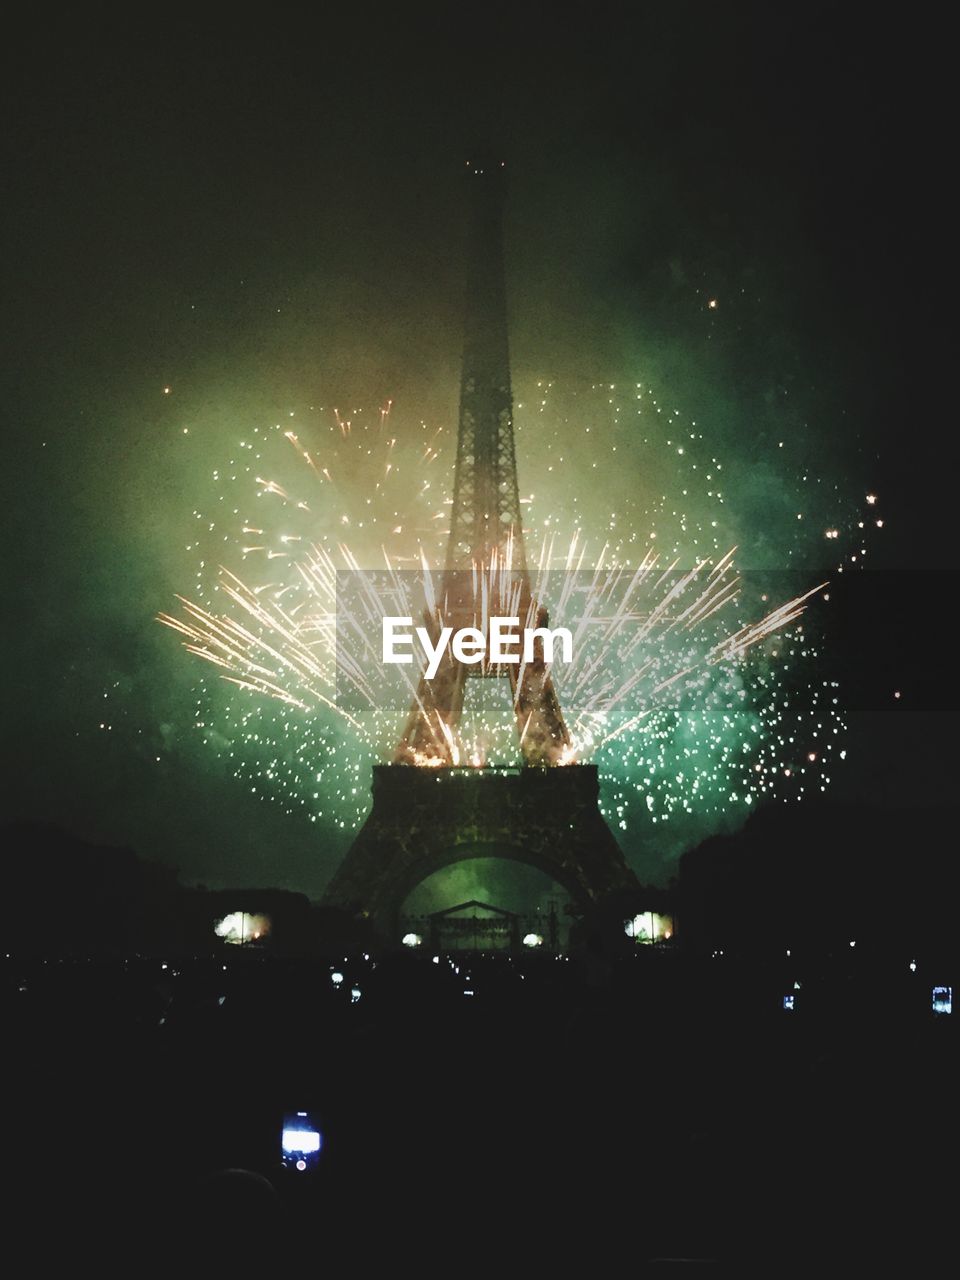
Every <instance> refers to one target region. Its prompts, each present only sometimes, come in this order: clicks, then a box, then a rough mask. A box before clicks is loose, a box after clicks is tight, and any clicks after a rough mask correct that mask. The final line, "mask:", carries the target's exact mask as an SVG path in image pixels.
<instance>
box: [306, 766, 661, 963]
mask: <svg viewBox="0 0 960 1280" xmlns="http://www.w3.org/2000/svg"><path fill="white" fill-rule="evenodd" d="M598 797H599V779H598V776H597V768H596V766H595V765H588V764H582V765H567V766H564V767H562V768H553V769H529V768H526V769H510V770H507V769H490V770H486V769H483V770H481V769H456V768H454V769H450V768H434V769H428V768H417V767H415V766H410V765H375V766H374V770H373V810H372V812H371V813H370V816H369V817H368V818H367V820H366V822H365V823H364V825H363V827H362V828H361V829H360V833H359V834H358V836H357V838H356V840H355V841H354V842H353V845H352V846H351V847H350V850H349V852H348V853H347V856H346V857H345V858H344V860H343V862H342V864H341V865H340V868H339V870H338V871H337V872H336V874H335V875H334V877H333V880H332V881H331V882H330V884H329V886H328V888H327V890H326V893H325V894H324V899H323V901H324V904H325V905H327V906H337V907H342V908H345V909H348V910H352V911H355V912H358V913H360V912H362V913H363V914H364V915H366V916H367V917H368V918H370V919H371V921H372V922H373V925H374V927H375V929H376V930H377V932H378V933H379V934H380V935H381V936H383V937H386V938H389V939H391V940H395V934H396V931H397V923H398V917H399V914H400V908H401V906H402V905H403V902H404V900H405V898H406V897H407V895H408V894H409V893H411V891H412V890H413V889H415V888H416V886H417V885H418V884H420V882H421V881H423V880H425V879H426V878H427V876H429V875H432V874H433V873H434V872H435V871H440V870H441V869H442V868H443V867H447V866H450V865H451V864H453V863H455V862H463V861H465V860H467V859H468V858H483V857H498V858H506V859H509V860H512V861H514V862H523V863H526V864H528V865H529V866H532V867H536V868H537V869H538V870H540V871H543V872H544V873H545V874H546V875H548V876H551V877H552V878H553V879H554V880H555V881H556V882H557V883H558V884H559V885H560V886H561V887H562V888H564V889H565V890H566V891H567V892H568V893H569V894H570V896H571V898H572V899H573V900H574V902H575V903H576V904H577V905H578V906H580V907H581V908H582V909H584V910H589V909H590V908H592V907H597V906H599V905H600V904H601V903H602V902H603V901H604V900H605V899H607V898H610V897H612V896H614V895H619V894H624V893H630V892H631V891H635V890H637V889H638V888H639V884H638V882H637V879H636V877H635V876H634V874H633V872H632V871H631V870H630V868H629V867H628V866H627V863H626V861H625V859H624V856H623V853H622V851H621V849H620V846H619V845H618V844H617V842H616V840H615V839H614V836H613V833H612V832H611V831H610V828H609V827H608V826H607V824H606V823H605V822H604V820H603V817H602V815H601V813H600V809H599V804H598Z"/></svg>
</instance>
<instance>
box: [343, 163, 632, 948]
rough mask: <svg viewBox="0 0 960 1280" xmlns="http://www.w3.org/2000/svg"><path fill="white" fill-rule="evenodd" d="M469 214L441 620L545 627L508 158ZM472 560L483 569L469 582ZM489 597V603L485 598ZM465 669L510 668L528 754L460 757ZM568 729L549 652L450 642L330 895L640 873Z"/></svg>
mask: <svg viewBox="0 0 960 1280" xmlns="http://www.w3.org/2000/svg"><path fill="white" fill-rule="evenodd" d="M467 179H468V182H469V185H470V188H471V192H470V227H469V239H468V262H467V298H466V317H465V333H464V347H463V365H462V371H461V381H460V418H459V431H458V436H457V460H456V469H455V472H454V486H453V509H452V513H451V520H450V535H449V540H448V544H447V557H446V565H445V570H444V575H443V580H442V583H441V587H440V591H439V593H438V597H437V606H436V608H435V609H434V610H433V611H432V612H429V613H427V614H425V622H426V624H427V627H428V629H430V630H431V632H433V639H434V642H435V641H436V633H437V632H438V630H439V627H440V625H441V622H442V623H444V624H447V625H452V626H453V627H454V628H458V627H462V626H477V627H479V629H480V630H482V631H486V622H487V620H488V619H489V618H490V617H495V616H500V617H508V618H518V619H520V621H521V624H522V625H523V626H528V627H529V626H537V627H545V626H546V624H547V621H548V617H547V612H546V610H545V609H544V608H543V607H542V606H541V605H540V604H539V602H538V601H537V600H536V599H535V598H534V597H533V595H532V592H531V587H530V578H529V574H528V572H527V566H526V557H525V553H524V544H523V523H522V519H521V511H520V494H519V488H518V484H517V465H516V453H515V446H514V434H513V394H512V391H511V386H510V354H509V344H508V338H507V303H506V287H505V280H504V266H503V231H502V210H503V198H504V182H503V166H502V164H500V163H499V162H492V163H491V161H490V160H488V159H484V160H479V161H475V162H473V163H471V164H470V165H468V173H467ZM478 575H479V577H480V579H482V582H483V584H484V589H483V591H482V592H478V589H477V582H478ZM481 596H482V603H481V601H480V597H481ZM469 678H480V679H503V678H507V679H509V681H510V690H511V695H512V706H513V710H514V714H515V717H516V723H517V732H518V735H519V742H520V750H521V753H522V757H523V767H522V768H518V769H512V770H507V769H484V768H478V769H461V768H458V767H457V764H458V759H457V752H456V734H457V728H458V725H459V723H460V718H461V714H462V711H463V702H464V694H465V687H466V681H467V679H469ZM573 755H574V751H573V744H572V741H571V738H570V733H569V731H568V729H567V726H566V723H565V722H564V718H563V714H562V711H561V709H560V703H559V700H558V698H557V693H556V690H555V688H554V684H553V680H552V677H551V675H550V670H549V665H548V664H547V663H546V662H545V660H544V655H543V648H542V644H541V645H539V646H538V647H537V648H536V649H535V651H534V655H533V661H532V662H526V663H522V664H516V663H512V664H501V665H494V664H491V663H490V662H488V661H487V660H486V659H484V661H483V662H481V663H478V664H473V665H467V664H464V663H462V662H459V661H457V660H456V658H455V657H454V656H453V655H452V653H451V652H450V651H449V650H447V651H446V652H445V656H444V659H443V661H442V663H441V666H440V668H439V670H438V672H437V674H436V676H435V677H434V679H433V680H430V681H428V680H426V679H425V678H423V677H421V679H420V682H419V688H418V691H417V696H416V698H415V699H414V702H413V706H412V707H411V710H410V714H409V716H408V718H407V722H406V725H405V726H404V728H403V731H402V735H401V738H400V743H399V746H398V748H397V751H396V754H395V758H394V762H393V764H390V765H376V766H374V770H373V808H372V811H371V813H370V815H369V817H368V818H367V820H366V822H365V824H364V826H363V827H362V828H361V830H360V832H359V834H358V835H357V838H356V840H355V841H354V843H353V845H352V847H351V848H350V850H349V851H348V853H347V855H346V857H345V859H344V861H343V863H342V864H341V866H340V868H339V869H338V871H337V872H336V874H335V875H334V877H333V880H332V881H331V883H330V885H329V887H328V889H327V891H326V894H325V896H324V901H325V903H327V904H328V905H336V906H341V907H348V908H351V909H353V910H355V911H360V912H363V913H364V914H365V915H367V916H369V917H371V918H372V919H373V922H374V924H375V926H376V927H377V929H378V931H379V932H380V933H381V934H382V935H384V936H386V937H392V936H394V935H395V933H396V924H397V917H398V914H399V911H400V907H401V905H402V903H403V901H404V899H405V898H406V897H407V895H408V894H409V893H410V892H411V890H413V889H414V888H415V887H416V885H417V884H419V883H420V882H421V881H422V880H425V879H426V878H427V876H429V875H431V874H433V872H435V871H438V870H440V869H442V868H443V867H445V866H449V865H450V864H451V863H454V862H458V861H463V860H465V859H468V858H476V857H484V856H496V857H502V858H507V859H512V860H515V861H520V862H524V863H527V864H528V865H531V866H534V867H537V868H539V869H540V870H541V871H544V872H545V873H546V874H547V875H549V876H551V877H552V878H553V879H554V880H555V881H556V882H557V883H558V884H560V885H561V886H562V887H563V888H564V889H566V891H567V892H568V893H569V894H570V896H571V897H572V898H573V900H574V902H575V903H577V904H578V905H579V907H580V908H581V909H584V910H589V909H590V908H591V907H596V906H598V905H599V904H600V903H602V902H603V901H604V900H605V899H609V898H610V897H611V896H613V895H618V894H623V893H630V892H631V891H632V890H635V889H636V888H637V887H638V885H637V881H636V879H635V877H634V875H633V873H632V872H631V871H630V870H629V868H628V867H627V864H626V862H625V860H624V857H623V853H622V852H621V850H620V847H619V845H618V844H617V842H616V840H615V839H614V837H613V834H612V833H611V831H610V829H609V828H608V827H607V825H606V823H605V822H604V820H603V817H602V815H601V813H600V810H599V807H598V796H599V782H598V777H597V769H596V766H594V765H586V764H575V763H573Z"/></svg>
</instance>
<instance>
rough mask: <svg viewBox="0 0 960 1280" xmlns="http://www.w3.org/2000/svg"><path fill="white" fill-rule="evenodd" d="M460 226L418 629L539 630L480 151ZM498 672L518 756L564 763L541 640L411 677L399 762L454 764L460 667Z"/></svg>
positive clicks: (499, 206)
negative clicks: (447, 380) (445, 507)
mask: <svg viewBox="0 0 960 1280" xmlns="http://www.w3.org/2000/svg"><path fill="white" fill-rule="evenodd" d="M467 181H468V184H469V192H470V223H469V242H468V252H467V294H466V314H465V317H464V342H463V364H462V367H461V372H460V417H459V424H458V432H457V461H456V467H455V470H454V480H453V508H452V511H451V516H450V534H449V538H448V541H447V558H446V566H445V570H444V575H443V583H442V588H441V591H440V595H439V598H438V601H437V605H436V608H435V609H434V610H433V611H432V612H428V613H427V615H426V616H425V621H426V624H427V627H428V629H429V630H430V631H431V632H433V633H434V635H433V638H434V641H435V640H436V636H437V635H439V633H440V629H441V627H442V626H443V625H444V624H452V625H453V626H454V627H456V628H459V627H464V626H471V627H476V628H477V629H479V630H481V631H483V632H484V633H486V632H487V631H488V627H489V619H490V618H492V617H507V618H511V617H515V618H518V619H519V625H520V628H524V627H545V626H546V624H547V614H546V610H545V609H543V608H542V607H541V606H540V605H539V603H538V602H537V601H536V600H534V599H533V596H532V593H531V589H530V581H529V576H528V573H527V566H526V555H525V551H524V545H523V522H522V518H521V514H520V490H519V486H518V482H517V459H516V448H515V444H514V436H513V392H512V390H511V386H510V346H509V341H508V336H507V296H506V283H505V278H504V263H503V198H504V165H503V163H502V161H499V160H494V159H491V158H490V157H488V156H486V155H483V156H480V157H478V158H476V159H474V160H473V161H471V162H470V163H468V165H467ZM473 675H477V676H504V675H506V676H508V677H509V679H510V687H511V692H512V695H513V708H514V713H515V715H516V720H517V732H518V735H519V740H520V747H521V751H522V753H523V758H524V762H525V763H526V764H532V765H553V764H561V763H567V762H569V759H570V757H571V755H572V744H571V739H570V734H569V732H568V731H567V727H566V725H565V724H564V720H563V715H562V713H561V711H560V704H559V701H558V700H557V695H556V691H555V689H554V686H553V680H552V678H551V675H550V670H549V667H548V666H547V665H546V663H545V661H544V657H543V651H542V645H541V646H540V647H539V648H537V649H535V656H534V661H532V662H526V663H524V664H523V665H522V668H521V667H520V664H504V665H503V666H495V665H490V664H489V663H487V662H486V661H484V662H483V663H482V664H479V665H470V666H467V665H466V664H464V663H462V662H458V661H457V660H456V659H455V658H454V657H453V656H452V655H450V654H447V655H446V657H445V658H444V661H443V664H442V665H441V667H440V669H439V671H438V672H437V674H436V675H435V676H434V678H433V679H432V680H426V679H425V678H421V680H420V683H419V688H418V690H417V696H416V698H415V699H414V702H413V706H412V707H411V710H410V714H409V716H408V717H407V723H406V726H405V728H404V731H403V736H402V738H401V740H400V745H399V747H398V749H397V753H396V757H395V759H396V763H398V764H433V765H437V764H440V765H451V764H455V763H456V758H455V757H456V745H455V743H456V731H457V726H458V725H459V723H460V717H461V713H462V710H463V696H464V686H465V682H466V680H467V678H468V676H473Z"/></svg>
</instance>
